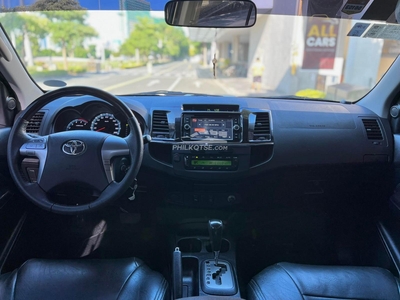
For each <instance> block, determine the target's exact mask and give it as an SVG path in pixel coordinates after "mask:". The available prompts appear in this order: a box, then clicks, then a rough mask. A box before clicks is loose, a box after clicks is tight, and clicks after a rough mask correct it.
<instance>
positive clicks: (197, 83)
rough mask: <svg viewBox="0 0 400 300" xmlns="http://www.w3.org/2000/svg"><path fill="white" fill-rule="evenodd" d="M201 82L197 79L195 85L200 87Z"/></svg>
mask: <svg viewBox="0 0 400 300" xmlns="http://www.w3.org/2000/svg"><path fill="white" fill-rule="evenodd" d="M201 84H202V83H201V82H200V81H198V80H196V81H195V82H194V85H195V86H196V87H197V88H200V87H201Z"/></svg>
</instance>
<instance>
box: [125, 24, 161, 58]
mask: <svg viewBox="0 0 400 300" xmlns="http://www.w3.org/2000/svg"><path fill="white" fill-rule="evenodd" d="M159 37H160V33H159V32H157V25H156V24H155V23H154V21H153V19H151V18H147V17H143V18H138V23H136V24H135V28H134V29H133V31H132V32H131V34H130V36H129V38H128V39H127V40H126V41H125V42H124V43H123V44H122V46H121V49H120V52H121V54H123V55H128V56H133V55H134V54H135V50H136V49H139V51H140V53H141V54H142V55H146V56H149V55H150V54H152V53H154V54H155V53H157V52H158V51H159V50H160V49H159V47H158V41H159Z"/></svg>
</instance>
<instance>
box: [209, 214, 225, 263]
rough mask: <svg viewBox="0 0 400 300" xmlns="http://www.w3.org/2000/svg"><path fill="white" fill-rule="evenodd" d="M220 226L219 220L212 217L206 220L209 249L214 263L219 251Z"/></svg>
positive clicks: (220, 239) (216, 261)
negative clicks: (212, 253)
mask: <svg viewBox="0 0 400 300" xmlns="http://www.w3.org/2000/svg"><path fill="white" fill-rule="evenodd" d="M222 228H223V224H222V221H221V220H216V219H212V220H209V221H208V232H209V234H210V242H211V249H212V251H213V252H214V260H215V265H218V256H219V252H220V251H221V242H222Z"/></svg>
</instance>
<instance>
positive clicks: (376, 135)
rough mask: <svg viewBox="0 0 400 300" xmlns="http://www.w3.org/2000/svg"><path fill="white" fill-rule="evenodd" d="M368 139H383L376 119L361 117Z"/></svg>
mask: <svg viewBox="0 0 400 300" xmlns="http://www.w3.org/2000/svg"><path fill="white" fill-rule="evenodd" d="M362 122H363V124H364V127H365V131H366V132H367V138H368V139H369V140H383V136H382V130H381V127H380V126H379V123H378V120H377V119H362Z"/></svg>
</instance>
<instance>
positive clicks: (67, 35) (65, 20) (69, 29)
mask: <svg viewBox="0 0 400 300" xmlns="http://www.w3.org/2000/svg"><path fill="white" fill-rule="evenodd" d="M42 14H44V15H45V16H47V18H49V20H50V21H51V22H50V23H49V26H48V27H49V31H50V33H51V39H52V41H53V42H54V43H55V44H57V45H58V46H60V47H61V53H62V56H63V58H64V69H65V70H68V60H67V56H68V54H69V56H73V50H74V49H75V48H76V47H79V46H82V44H83V42H84V40H85V39H88V38H92V37H96V36H97V32H96V30H95V29H94V28H92V27H90V26H89V25H86V24H85V21H86V18H87V12H86V11H47V12H42Z"/></svg>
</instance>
